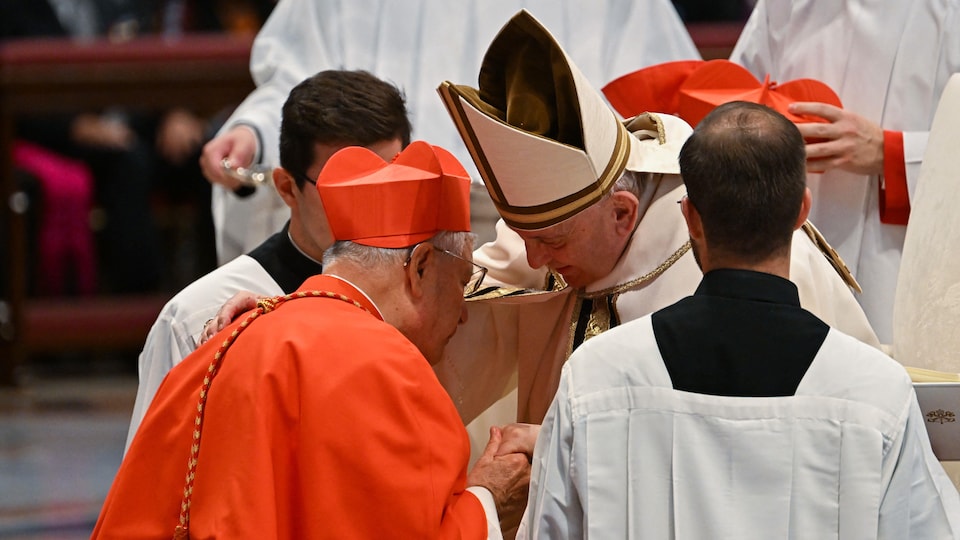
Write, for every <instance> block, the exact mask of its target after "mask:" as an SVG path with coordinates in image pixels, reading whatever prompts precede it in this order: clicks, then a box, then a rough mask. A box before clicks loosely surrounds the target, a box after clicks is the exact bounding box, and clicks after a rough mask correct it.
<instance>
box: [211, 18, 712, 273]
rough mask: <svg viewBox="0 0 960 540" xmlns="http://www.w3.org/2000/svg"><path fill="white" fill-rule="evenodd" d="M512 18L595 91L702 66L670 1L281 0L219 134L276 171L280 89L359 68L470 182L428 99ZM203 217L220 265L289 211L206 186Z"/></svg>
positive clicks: (451, 133)
mask: <svg viewBox="0 0 960 540" xmlns="http://www.w3.org/2000/svg"><path fill="white" fill-rule="evenodd" d="M521 8H525V9H527V10H528V11H530V12H531V13H532V14H533V15H534V16H536V17H537V18H538V19H539V20H540V21H542V22H543V23H544V25H546V26H547V27H548V28H549V29H550V31H551V32H552V33H553V35H554V36H556V37H557V39H558V40H559V42H560V43H561V44H562V45H563V46H564V48H565V50H566V51H567V53H568V54H569V55H570V56H571V57H572V58H573V59H574V60H575V61H576V63H577V65H578V66H580V69H581V70H582V71H583V74H584V75H585V76H586V77H587V79H588V80H589V81H590V82H591V83H592V84H593V85H595V86H596V87H597V88H599V87H601V86H602V85H604V84H606V83H607V82H608V81H610V80H613V79H614V78H616V77H618V76H620V75H623V74H626V73H630V72H632V71H635V70H637V69H640V68H642V67H645V66H648V65H651V64H656V63H660V62H666V61H670V60H682V59H697V58H699V57H700V55H699V53H698V52H697V49H696V47H695V46H694V44H693V41H692V40H691V39H690V36H689V34H688V33H687V31H686V28H685V27H684V26H683V23H682V22H681V21H680V18H679V17H678V16H677V13H676V11H675V10H674V8H673V6H672V4H670V2H669V1H668V0H643V1H634V0H457V1H454V2H451V1H446V0H412V1H404V2H384V1H382V0H351V1H349V2H335V1H332V0H282V1H281V2H279V3H278V4H277V6H276V7H275V8H274V10H273V13H272V14H271V16H270V18H269V19H268V20H267V22H266V24H265V25H264V27H263V29H262V30H261V31H260V33H259V34H258V35H257V38H256V41H255V42H254V45H253V51H252V53H251V58H250V71H251V74H252V75H253V79H254V82H256V84H257V89H256V90H255V91H254V92H252V93H251V94H250V95H249V96H248V97H247V99H246V100H244V102H243V103H242V104H241V105H240V106H239V107H238V108H237V110H236V111H235V112H234V113H233V115H232V116H231V117H230V119H229V120H228V121H227V122H226V124H225V125H224V128H223V129H224V130H227V129H230V128H231V127H232V126H234V125H236V124H237V123H246V124H249V125H251V126H254V127H256V129H257V130H258V131H259V133H260V136H261V141H262V144H263V148H261V160H260V161H261V162H262V163H266V164H271V165H274V166H276V165H279V159H278V140H279V128H280V110H281V107H282V105H283V102H284V101H285V100H286V98H287V94H288V93H289V91H290V89H291V88H293V86H294V85H296V84H297V83H299V82H300V81H302V80H303V79H305V78H307V77H309V76H311V75H313V74H315V73H316V72H318V71H321V70H324V69H363V70H367V71H369V72H371V73H373V74H374V75H377V76H379V77H381V78H383V79H384V80H387V81H389V82H392V83H394V84H396V85H398V86H399V87H400V89H401V90H403V91H404V93H405V94H406V98H407V107H408V110H409V113H410V118H411V122H412V124H413V128H414V131H413V137H414V138H415V139H423V140H426V141H428V142H430V143H431V144H435V145H439V146H442V147H444V148H447V149H449V150H451V151H452V152H453V153H454V154H455V155H456V156H457V157H458V158H459V159H460V161H461V162H462V163H463V164H464V166H465V167H468V170H471V171H472V170H474V169H473V164H472V161H471V160H470V156H469V154H468V152H467V151H466V148H465V147H464V145H463V142H462V140H461V139H460V136H459V135H458V134H457V131H456V129H454V125H453V122H452V121H451V120H450V116H449V114H448V113H447V111H446V110H445V109H444V107H443V104H442V102H441V99H440V97H439V96H438V95H437V92H436V88H437V86H439V85H440V83H441V82H443V81H444V80H449V81H452V82H454V83H458V84H469V85H476V83H477V72H478V70H479V67H480V61H481V59H482V56H483V54H484V52H485V51H486V50H487V47H488V45H489V44H490V42H491V41H492V40H493V37H494V36H495V35H496V33H497V31H499V30H500V28H501V27H502V26H503V25H504V24H505V23H506V22H507V20H508V19H509V18H510V17H511V16H512V15H514V14H515V13H516V12H518V11H519V10H520V9H521ZM221 133H222V131H221ZM473 176H474V178H477V175H476V174H473ZM213 216H214V225H215V227H216V232H217V256H218V260H219V261H220V262H221V263H223V262H225V261H228V260H230V259H231V258H233V257H235V256H236V255H238V254H240V253H245V252H246V251H248V250H249V249H252V248H253V247H255V246H256V245H258V244H259V243H260V242H262V241H263V240H264V239H265V238H266V237H267V236H269V235H271V234H273V233H274V232H276V231H277V230H279V229H280V227H281V226H282V225H283V223H284V222H285V221H286V220H287V219H288V217H289V210H288V209H287V207H286V205H284V204H283V202H282V201H281V200H280V197H279V196H278V195H277V194H276V192H275V190H273V189H258V190H257V192H256V193H255V194H254V195H252V196H250V197H247V198H245V199H241V198H238V197H236V196H235V195H234V194H232V193H228V192H227V191H226V190H224V189H223V188H221V187H220V186H215V187H214V192H213Z"/></svg>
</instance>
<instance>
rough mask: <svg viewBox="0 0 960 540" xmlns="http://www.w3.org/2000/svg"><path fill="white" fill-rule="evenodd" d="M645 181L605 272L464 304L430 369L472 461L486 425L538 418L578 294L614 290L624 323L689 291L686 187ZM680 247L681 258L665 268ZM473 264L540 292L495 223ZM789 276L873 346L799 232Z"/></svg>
mask: <svg viewBox="0 0 960 540" xmlns="http://www.w3.org/2000/svg"><path fill="white" fill-rule="evenodd" d="M644 186H645V187H644V194H643V197H642V199H643V200H644V201H645V202H644V206H645V208H646V210H645V212H642V213H641V215H642V218H641V221H640V224H639V225H638V226H637V229H636V232H635V233H634V234H633V237H632V239H631V241H630V243H629V245H628V247H627V251H626V252H625V253H624V255H623V256H622V257H621V259H620V261H619V262H618V263H617V265H616V266H615V267H614V269H613V271H612V272H611V273H610V274H609V275H608V276H606V277H605V278H603V279H601V280H599V281H597V282H596V283H592V284H590V285H589V286H587V287H586V289H585V290H584V291H577V290H574V289H570V288H566V289H564V290H562V291H558V292H549V293H536V294H533V295H522V296H505V297H500V298H489V297H487V298H481V299H473V300H469V301H468V302H467V309H468V312H469V316H468V319H467V323H466V324H465V325H462V326H461V327H460V328H459V329H458V330H457V333H456V334H455V335H454V336H453V338H452V339H451V341H450V343H449V344H448V346H447V349H446V353H445V356H444V359H443V361H442V362H440V363H439V364H438V365H437V366H435V370H436V372H437V374H438V377H439V378H440V381H441V383H443V385H444V387H445V388H446V389H447V391H448V392H449V393H450V395H451V396H452V398H453V400H454V403H456V404H457V406H458V409H459V410H460V414H461V417H462V418H463V420H464V422H465V423H467V424H471V422H472V424H471V425H469V426H468V431H469V432H470V436H471V443H472V445H473V457H474V458H476V457H477V455H478V452H479V451H481V450H482V449H483V447H484V445H485V444H486V441H487V428H488V427H489V426H490V425H492V424H503V423H506V422H512V421H515V420H520V421H523V422H534V423H538V422H540V420H541V419H542V418H543V415H544V414H545V413H546V411H547V407H548V406H549V404H550V401H551V400H552V399H553V395H554V392H555V391H556V389H557V383H558V381H559V378H560V369H561V367H562V366H563V364H564V362H565V361H566V359H567V357H569V356H570V353H571V351H572V349H573V345H574V336H573V334H574V326H575V323H576V318H575V313H576V312H578V311H579V306H580V304H581V302H582V301H583V298H584V297H585V296H591V295H593V296H599V297H601V298H602V297H605V296H606V294H605V293H607V292H610V291H613V290H617V291H618V292H616V293H614V294H613V295H614V299H613V304H614V306H615V310H616V315H617V318H618V319H619V321H620V322H621V323H625V322H628V321H632V320H634V319H638V318H640V317H643V316H645V315H649V314H650V313H652V312H654V311H656V310H658V309H661V308H664V307H666V306H669V305H670V304H673V303H674V302H676V301H678V300H680V299H681V298H683V297H685V296H688V295H690V294H692V293H693V292H694V290H696V288H697V284H699V283H700V279H701V278H702V276H703V274H702V273H701V272H700V268H699V267H698V266H697V264H696V261H695V260H694V258H693V254H692V253H690V252H689V251H687V252H682V251H681V248H682V247H683V246H684V244H685V243H686V242H687V240H688V238H689V235H688V233H687V228H686V224H685V222H684V220H683V215H682V214H681V212H680V208H679V207H678V205H677V201H678V200H680V199H681V198H682V197H683V196H684V195H685V194H686V189H685V188H684V187H683V185H682V182H681V180H680V178H679V176H677V175H662V176H654V177H653V178H652V179H649V180H646V181H645V182H644ZM646 201H649V204H647V203H646ZM678 253H683V254H682V255H680V256H679V258H678V259H676V260H675V261H673V262H672V264H670V263H671V259H672V257H673V256H675V255H676V254H678ZM474 261H475V262H476V263H477V264H480V265H483V266H486V267H487V268H489V270H490V272H489V274H488V277H489V278H491V280H492V281H496V282H498V283H500V284H506V285H510V286H512V287H520V288H538V287H541V288H542V285H543V283H544V282H545V280H546V269H542V268H541V269H538V270H534V269H532V268H530V266H529V265H528V264H527V262H526V255H525V251H524V248H523V240H522V239H521V238H520V237H519V236H518V235H517V234H516V233H514V232H513V231H511V230H510V229H509V228H508V227H506V226H505V225H504V224H503V223H502V222H500V223H499V224H498V225H497V239H496V240H495V241H494V242H492V243H489V244H486V245H484V246H482V247H481V248H480V249H478V250H477V251H475V252H474ZM667 264H669V266H667V267H666V269H664V270H663V271H662V273H659V274H657V273H656V270H657V269H658V267H662V266H666V265H667ZM790 278H791V280H792V281H793V282H794V283H796V284H797V287H798V289H799V293H800V302H801V305H802V306H803V307H804V308H805V309H807V310H808V311H811V312H812V313H814V314H815V315H817V316H818V317H820V318H821V319H822V320H823V321H824V322H826V323H827V324H829V325H831V326H833V327H835V328H838V329H840V330H841V331H843V332H845V333H848V334H850V335H853V336H854V337H856V338H857V339H859V340H861V341H863V342H864V343H867V344H869V345H873V346H879V342H878V340H877V337H876V335H875V334H874V333H873V330H872V329H871V328H870V324H869V323H868V322H867V319H866V316H865V315H864V313H863V310H862V309H861V308H860V306H859V304H857V301H856V299H855V298H854V296H853V293H852V292H851V291H850V289H849V288H848V287H847V285H846V284H845V283H844V282H843V280H842V279H841V278H840V276H839V274H837V272H836V271H835V270H834V269H833V267H832V266H830V264H829V262H828V261H827V259H826V257H825V256H824V255H823V253H822V252H821V251H820V250H819V248H817V247H816V246H815V245H814V244H813V243H812V242H811V240H810V238H809V237H808V236H807V235H806V234H805V233H802V232H797V233H795V235H794V241H793V251H792V255H791V261H790ZM621 289H622V290H621ZM494 296H496V295H494Z"/></svg>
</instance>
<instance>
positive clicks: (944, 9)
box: [730, 0, 960, 343]
mask: <svg viewBox="0 0 960 540" xmlns="http://www.w3.org/2000/svg"><path fill="white" fill-rule="evenodd" d="M958 28H960V2H957V1H956V0H887V1H884V2H877V1H874V0H848V1H844V2H829V1H827V2H824V1H822V0H760V1H759V2H758V3H757V5H756V7H755V9H754V11H753V14H752V15H751V16H750V19H749V21H748V22H747V24H746V26H745V27H744V29H743V33H742V34H741V35H740V39H739V41H738V42H737V45H736V47H735V48H734V50H733V53H732V54H731V56H730V60H732V61H733V62H736V63H738V64H741V65H743V66H744V67H746V68H747V69H749V70H750V71H751V72H752V73H753V74H754V75H755V76H757V77H758V78H759V79H760V80H763V78H764V76H765V75H767V74H769V75H770V76H771V79H772V80H775V81H779V82H785V81H789V80H793V79H799V78H806V77H809V78H815V79H818V80H820V81H823V82H824V83H826V84H827V85H829V86H830V87H831V88H833V90H834V91H836V92H837V94H838V95H839V96H840V100H841V101H842V103H843V106H844V108H845V109H847V110H850V111H853V112H855V113H857V114H860V115H862V116H863V117H865V118H867V119H869V120H871V121H873V122H877V123H879V124H880V126H881V127H883V128H884V129H886V130H893V131H901V132H903V134H904V136H903V143H904V162H905V167H906V173H907V185H908V194H909V196H910V198H913V195H914V193H915V191H916V184H917V177H918V176H919V171H920V163H921V161H922V159H923V152H924V148H925V147H926V142H927V135H928V132H929V129H930V124H931V122H932V120H933V114H934V112H935V110H936V107H937V102H938V100H939V97H940V94H941V93H942V92H943V88H944V86H945V85H946V83H947V80H948V79H949V77H950V75H951V74H952V73H956V72H958V71H960V32H958V31H957V29H958ZM881 181H882V179H881V178H878V177H877V176H872V177H868V176H865V175H859V174H853V173H849V172H845V171H841V170H839V169H834V170H831V171H829V172H827V173H825V174H810V175H808V177H807V183H808V185H809V187H810V190H811V191H812V193H813V207H812V209H811V211H810V220H811V221H813V222H814V223H816V224H817V226H818V227H819V228H820V230H821V231H822V232H823V234H824V236H825V237H826V239H827V241H829V242H830V243H831V244H832V245H833V247H834V248H836V249H837V251H838V252H839V253H840V255H841V256H842V257H843V259H844V260H845V261H846V263H847V265H848V266H849V267H850V270H851V272H853V274H854V276H856V278H857V281H859V282H860V285H861V286H862V287H863V294H862V295H861V296H860V297H859V299H860V303H861V305H863V308H864V311H866V313H867V317H868V318H869V319H870V322H871V324H872V325H873V328H874V330H876V332H877V335H878V336H879V337H880V341H881V342H882V343H892V342H893V331H892V322H891V319H892V313H893V301H894V294H895V291H896V285H897V273H898V271H899V267H900V255H901V252H902V251H903V239H904V234H905V231H906V227H904V226H902V225H886V224H883V223H881V222H880V211H879V187H878V184H879V183H880V182H881Z"/></svg>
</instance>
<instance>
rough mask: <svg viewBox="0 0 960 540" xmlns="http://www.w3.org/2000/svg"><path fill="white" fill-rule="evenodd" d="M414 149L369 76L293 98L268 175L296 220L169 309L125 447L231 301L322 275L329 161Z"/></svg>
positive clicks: (145, 362)
mask: <svg viewBox="0 0 960 540" xmlns="http://www.w3.org/2000/svg"><path fill="white" fill-rule="evenodd" d="M409 142H410V123H409V120H408V119H407V111H406V107H405V105H404V98H403V96H402V95H401V93H400V92H399V90H398V89H397V88H396V87H395V86H393V85H391V84H388V83H386V82H383V81H382V80H380V79H378V78H376V77H374V76H373V75H370V74H369V73H365V72H361V71H336V70H331V71H323V72H320V73H318V74H316V75H314V76H313V77H310V78H308V79H306V80H305V81H303V82H302V83H300V84H299V85H298V86H296V87H295V88H294V89H293V90H292V91H291V92H290V96H289V97H288V98H287V101H286V103H285V104H284V107H283V127H282V129H281V134H280V165H281V166H280V167H279V168H277V169H276V170H274V171H272V178H273V183H274V185H275V186H276V189H277V193H279V194H280V197H281V198H282V199H283V200H284V202H285V203H286V204H287V206H289V208H290V220H289V221H288V223H287V224H286V225H285V226H284V227H283V229H282V230H280V231H279V232H277V233H276V234H274V235H273V236H272V237H270V238H269V239H267V240H266V241H265V242H264V243H263V244H261V245H260V246H259V247H257V248H256V249H254V250H252V251H251V252H250V253H248V254H247V255H241V256H239V257H237V258H236V259H234V260H233V261H231V262H229V263H227V264H225V265H223V266H221V267H220V268H218V269H216V270H214V271H212V272H210V273H209V274H207V275H205V276H203V277H201V278H200V279H198V280H197V281H195V282H193V283H192V284H190V285H188V286H187V287H186V288H185V289H183V290H182V291H180V292H179V293H177V295H176V296H174V297H173V298H172V299H171V300H170V301H169V302H168V303H167V304H166V305H165V306H164V307H163V310H162V311H161V312H160V315H159V317H158V318H157V320H156V322H155V323H154V324H153V327H152V328H151V329H150V333H149V335H148V336H147V340H146V343H145V344H144V347H143V351H142V352H141V353H140V358H139V371H140V386H139V388H138V389H137V398H136V403H135V405H134V411H133V417H132V419H131V422H130V430H129V433H128V435H127V447H129V445H130V442H131V441H132V440H133V436H134V434H136V432H137V427H138V426H139V425H140V420H141V419H142V418H143V415H144V413H146V410H147V407H148V406H149V405H150V401H151V400H152V398H153V395H154V393H155V392H156V390H157V387H158V386H159V385H160V382H161V381H163V378H164V376H166V374H167V372H168V371H170V368H172V367H173V366H174V365H176V364H177V363H178V362H180V361H181V360H182V359H183V358H185V357H186V356H187V355H188V354H190V353H191V352H193V350H194V349H196V348H197V339H198V336H199V335H200V333H201V332H202V330H203V325H204V323H205V322H206V321H207V320H208V319H210V318H211V317H213V316H214V314H215V313H216V311H217V309H218V308H219V307H220V306H221V305H222V304H223V303H224V302H225V301H226V300H227V299H228V298H230V297H231V296H232V295H233V294H234V293H236V292H237V291H241V290H255V291H258V292H260V293H261V294H264V295H267V296H276V295H280V294H286V293H290V292H293V291H294V290H296V289H297V287H299V286H300V285H301V284H302V283H303V281H304V280H305V279H307V278H308V277H310V276H312V275H315V274H319V273H320V272H321V270H322V264H321V262H322V259H323V251H324V250H325V249H326V248H328V247H329V246H330V244H331V243H332V242H333V239H332V237H331V236H330V231H329V230H328V228H327V222H326V218H325V217H324V213H323V206H322V204H321V203H320V198H319V196H318V195H317V190H316V188H315V187H314V185H313V184H314V182H315V180H314V179H315V178H316V177H317V175H318V174H320V170H321V169H322V168H323V165H324V163H326V161H327V159H329V158H330V156H331V155H333V154H334V153H335V152H336V151H337V150H340V149H341V148H343V147H345V146H351V145H358V146H366V147H368V148H370V149H372V150H373V151H374V152H376V153H377V154H378V155H380V156H381V157H382V158H384V159H390V158H392V157H393V156H394V155H396V154H397V153H398V152H400V150H401V149H402V148H403V147H404V146H405V145H406V144H407V143H409Z"/></svg>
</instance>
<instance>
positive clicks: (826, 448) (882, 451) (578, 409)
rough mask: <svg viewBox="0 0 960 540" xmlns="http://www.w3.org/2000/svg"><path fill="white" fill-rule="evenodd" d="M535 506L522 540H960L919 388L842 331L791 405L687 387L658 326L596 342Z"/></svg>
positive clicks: (952, 497) (547, 439)
mask: <svg viewBox="0 0 960 540" xmlns="http://www.w3.org/2000/svg"><path fill="white" fill-rule="evenodd" d="M695 337H696V336H691V338H692V339H693V338H695ZM774 360H775V359H771V361H774ZM529 501H530V502H529V505H528V507H527V514H526V516H525V518H524V522H523V524H522V525H521V527H520V532H519V534H518V538H611V539H613V538H616V539H624V538H654V539H659V538H663V539H671V538H736V539H738V540H747V539H758V540H761V539H762V540H767V539H770V538H784V539H785V538H810V539H822V538H843V539H854V538H856V539H866V538H887V539H897V540H903V539H907V538H923V539H932V538H938V539H940V538H958V537H960V498H958V495H957V491H956V490H955V489H954V488H953V486H952V485H951V484H950V482H949V479H947V478H946V475H945V474H944V473H943V470H942V468H941V467H940V465H939V464H938V463H937V461H936V458H935V457H934V456H933V453H932V451H931V449H930V443H929V441H928V439H927V434H926V431H925V428H924V421H923V417H922V416H921V415H920V410H919V408H918V406H917V403H916V396H915V394H914V392H913V387H912V385H911V383H910V379H909V377H908V376H907V374H906V372H905V371H904V370H903V368H902V367H901V366H900V365H898V364H897V363H896V362H894V361H893V360H891V359H890V358H888V357H886V356H885V355H883V354H882V353H880V352H879V351H877V350H876V349H874V348H872V347H867V346H865V345H863V344H862V343H860V342H858V341H857V340H855V339H852V338H850V337H849V336H846V335H844V334H842V333H840V332H837V331H836V330H830V331H829V333H828V334H827V338H826V340H825V341H824V343H823V345H822V346H821V348H820V350H819V352H818V353H817V355H816V357H815V358H814V360H813V362H812V364H811V365H810V367H809V369H808V370H807V372H806V374H805V375H804V376H803V378H802V380H801V382H800V385H799V387H798V388H797V391H796V394H795V395H794V396H788V397H767V398H760V397H728V396H712V395H704V394H696V393H691V392H682V391H677V390H674V389H673V385H672V383H671V379H670V375H669V373H668V372H667V369H666V367H665V366H664V362H663V358H662V357H661V355H660V351H659V349H658V347H657V341H656V337H655V336H654V332H653V328H652V325H651V319H650V317H645V318H642V319H640V320H637V321H634V322H632V323H629V324H626V325H623V326H620V327H618V328H615V329H613V330H611V331H610V332H607V333H606V334H604V335H602V336H599V337H597V338H596V339H593V340H591V341H590V342H588V343H585V344H584V345H583V346H582V347H581V348H580V349H578V350H577V351H576V352H575V353H574V355H573V356H572V357H571V358H570V361H569V362H568V363H567V364H566V365H565V366H564V368H563V373H562V375H561V379H560V385H559V389H558V390H557V395H556V400H555V401H554V403H553V404H552V405H551V407H550V411H549V412H548V414H547V417H546V419H545V420H544V422H543V426H542V429H541V432H540V437H539V439H538V441H537V445H536V451H535V454H534V459H533V472H532V478H531V484H530V498H529Z"/></svg>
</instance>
